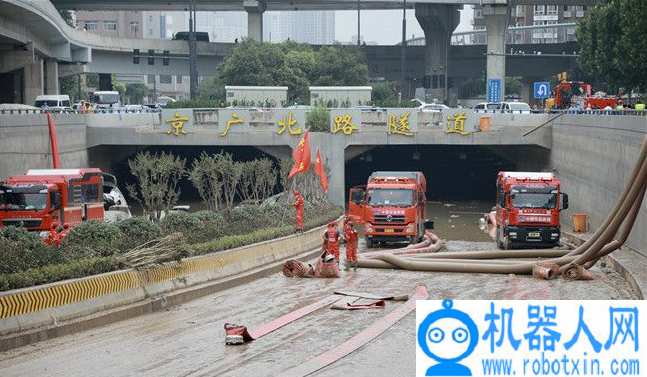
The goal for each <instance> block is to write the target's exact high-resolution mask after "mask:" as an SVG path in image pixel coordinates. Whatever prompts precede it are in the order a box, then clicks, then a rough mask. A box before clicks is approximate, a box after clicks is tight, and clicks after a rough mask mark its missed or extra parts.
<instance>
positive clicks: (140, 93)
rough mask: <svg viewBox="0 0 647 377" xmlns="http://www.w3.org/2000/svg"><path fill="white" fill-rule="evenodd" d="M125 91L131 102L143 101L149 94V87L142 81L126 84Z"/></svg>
mask: <svg viewBox="0 0 647 377" xmlns="http://www.w3.org/2000/svg"><path fill="white" fill-rule="evenodd" d="M125 92H126V96H128V99H129V102H130V103H141V102H142V100H143V99H144V97H146V96H147V95H148V87H147V86H146V85H145V84H142V83H134V84H126V91H125Z"/></svg>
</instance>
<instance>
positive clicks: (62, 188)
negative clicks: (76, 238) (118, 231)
mask: <svg viewBox="0 0 647 377" xmlns="http://www.w3.org/2000/svg"><path fill="white" fill-rule="evenodd" d="M103 176H104V173H103V172H101V170H100V169H96V168H88V169H39V170H29V171H27V173H26V174H25V175H14V176H11V177H9V178H7V180H6V181H5V182H1V183H0V227H2V226H10V225H13V226H22V227H25V228H27V229H28V230H30V231H36V232H39V233H40V235H41V237H43V238H45V239H46V240H48V242H50V243H51V242H57V241H58V240H60V237H62V236H63V235H64V234H65V233H66V232H67V231H68V229H69V228H71V227H74V226H75V225H77V224H79V223H81V222H82V221H88V220H98V221H104V202H103Z"/></svg>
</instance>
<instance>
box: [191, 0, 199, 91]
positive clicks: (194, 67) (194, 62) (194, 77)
mask: <svg viewBox="0 0 647 377" xmlns="http://www.w3.org/2000/svg"><path fill="white" fill-rule="evenodd" d="M195 19H196V5H195V0H191V1H190V2H189V97H190V98H191V99H195V98H196V97H197V92H198V57H197V54H196V40H195V32H196V30H195V27H196V20H195Z"/></svg>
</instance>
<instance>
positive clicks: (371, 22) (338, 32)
mask: <svg viewBox="0 0 647 377" xmlns="http://www.w3.org/2000/svg"><path fill="white" fill-rule="evenodd" d="M473 15H474V10H473V8H472V6H470V5H466V6H465V9H463V10H461V21H460V24H459V25H458V27H457V28H456V31H467V30H472V24H471V23H470V21H471V20H472V17H473ZM360 28H361V30H360V33H361V34H362V38H363V39H364V40H365V41H366V42H367V43H369V42H377V43H378V44H381V45H393V44H396V43H399V42H400V41H401V40H402V11H399V10H365V11H362V12H361V14H360ZM354 35H357V11H337V14H336V15H335V40H337V41H339V42H342V43H343V42H350V41H351V40H352V39H353V38H352V37H353V36H354ZM414 36H415V37H416V38H418V37H424V34H423V32H422V29H421V28H420V25H418V21H417V20H416V15H415V11H414V10H413V9H410V10H407V39H410V38H411V37H414Z"/></svg>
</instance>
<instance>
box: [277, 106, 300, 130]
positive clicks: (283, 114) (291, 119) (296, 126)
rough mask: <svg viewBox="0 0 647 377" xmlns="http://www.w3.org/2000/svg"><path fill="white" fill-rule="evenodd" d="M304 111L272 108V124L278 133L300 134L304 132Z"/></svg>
mask: <svg viewBox="0 0 647 377" xmlns="http://www.w3.org/2000/svg"><path fill="white" fill-rule="evenodd" d="M305 124H306V112H305V111H303V110H290V109H274V125H275V126H276V133H277V134H279V135H301V134H302V133H304V132H305Z"/></svg>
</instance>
